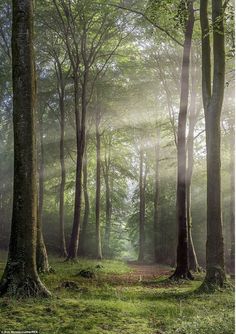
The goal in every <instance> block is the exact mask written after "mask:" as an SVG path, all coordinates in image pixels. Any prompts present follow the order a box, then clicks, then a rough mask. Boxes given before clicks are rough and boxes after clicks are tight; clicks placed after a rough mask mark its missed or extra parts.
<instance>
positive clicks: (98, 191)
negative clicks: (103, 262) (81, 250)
mask: <svg viewBox="0 0 236 334" xmlns="http://www.w3.org/2000/svg"><path fill="white" fill-rule="evenodd" d="M100 119H101V110H100V106H97V110H96V154H97V166H96V209H95V210H96V212H95V213H96V258H97V259H102V242H101V231H100V198H101V135H100V132H99V125H100Z"/></svg>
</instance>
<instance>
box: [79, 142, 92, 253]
mask: <svg viewBox="0 0 236 334" xmlns="http://www.w3.org/2000/svg"><path fill="white" fill-rule="evenodd" d="M87 160H88V159H87V140H86V144H85V152H84V160H83V193H84V216H83V224H82V230H81V232H80V242H79V255H80V256H86V254H87V251H86V239H87V228H88V222H89V212H90V204H89V194H88V170H87V168H88V167H87Z"/></svg>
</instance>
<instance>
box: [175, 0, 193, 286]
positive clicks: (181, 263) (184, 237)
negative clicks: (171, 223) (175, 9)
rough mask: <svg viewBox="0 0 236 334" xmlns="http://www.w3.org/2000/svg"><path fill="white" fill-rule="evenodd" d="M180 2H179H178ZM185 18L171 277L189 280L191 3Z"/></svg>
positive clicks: (190, 276) (191, 2)
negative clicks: (175, 240)
mask: <svg viewBox="0 0 236 334" xmlns="http://www.w3.org/2000/svg"><path fill="white" fill-rule="evenodd" d="M181 3H182V2H181ZM186 6H187V8H186V14H187V19H186V23H185V39H184V48H183V60H182V73H181V93H180V109H179V118H178V141H177V161H178V167H177V169H178V172H177V174H178V176H177V200H176V208H177V223H178V247H177V267H176V269H175V272H174V274H173V275H172V276H171V278H174V279H179V278H187V279H192V275H191V273H190V271H189V263H188V224H187V208H186V123H187V110H188V95H189V70H190V53H191V44H192V34H193V27H194V9H193V1H192V0H189V1H187V2H186Z"/></svg>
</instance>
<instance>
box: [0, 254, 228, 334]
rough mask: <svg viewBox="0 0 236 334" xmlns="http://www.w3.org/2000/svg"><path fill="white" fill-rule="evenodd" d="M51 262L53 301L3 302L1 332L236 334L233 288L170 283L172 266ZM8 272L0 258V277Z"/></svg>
mask: <svg viewBox="0 0 236 334" xmlns="http://www.w3.org/2000/svg"><path fill="white" fill-rule="evenodd" d="M0 256H1V255H0ZM50 262H51V265H52V267H53V269H54V270H55V272H54V273H51V274H49V275H46V274H44V275H41V279H42V281H43V282H44V283H45V284H46V286H47V287H48V288H49V290H50V291H51V292H52V298H50V299H46V300H42V299H31V300H22V301H19V300H18V301H17V300H9V299H7V298H2V299H0V333H4V331H6V332H5V333H14V331H15V333H17V331H19V332H18V333H24V332H23V331H27V330H28V331H30V330H31V331H38V333H40V334H50V333H52V334H57V333H58V334H72V333H73V334H100V333H101V334H115V333H119V334H174V333H178V334H213V333H214V334H233V333H234V291H233V289H232V288H231V289H230V288H229V289H227V290H224V291H217V292H215V293H214V294H210V295H206V294H202V293H197V292H196V290H197V288H198V287H199V286H200V285H201V282H202V279H203V276H202V275H196V278H195V280H194V281H188V282H179V283H175V282H172V281H169V280H168V279H167V278H168V276H169V274H170V271H171V269H170V268H167V267H160V266H154V265H137V264H135V263H128V264H127V263H124V262H122V261H110V260H103V261H95V260H80V261H79V262H78V263H73V264H72V263H64V262H62V260H61V259H57V258H51V259H50ZM3 268H4V258H3V257H0V274H1V273H2V270H3ZM81 271H82V272H81ZM81 275H85V276H86V275H87V276H92V277H90V278H87V277H82V276H81ZM11 331H12V332H11ZM35 333H36V332H35Z"/></svg>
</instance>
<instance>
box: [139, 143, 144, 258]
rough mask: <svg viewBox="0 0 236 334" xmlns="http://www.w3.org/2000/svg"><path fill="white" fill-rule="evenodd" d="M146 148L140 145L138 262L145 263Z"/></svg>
mask: <svg viewBox="0 0 236 334" xmlns="http://www.w3.org/2000/svg"><path fill="white" fill-rule="evenodd" d="M141 140H142V139H141ZM144 169H145V167H144V148H143V143H141V145H140V168H139V254H138V262H143V261H144V246H145V185H146V184H145V183H146V180H145V179H146V176H145V175H146V171H145V170H144Z"/></svg>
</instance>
